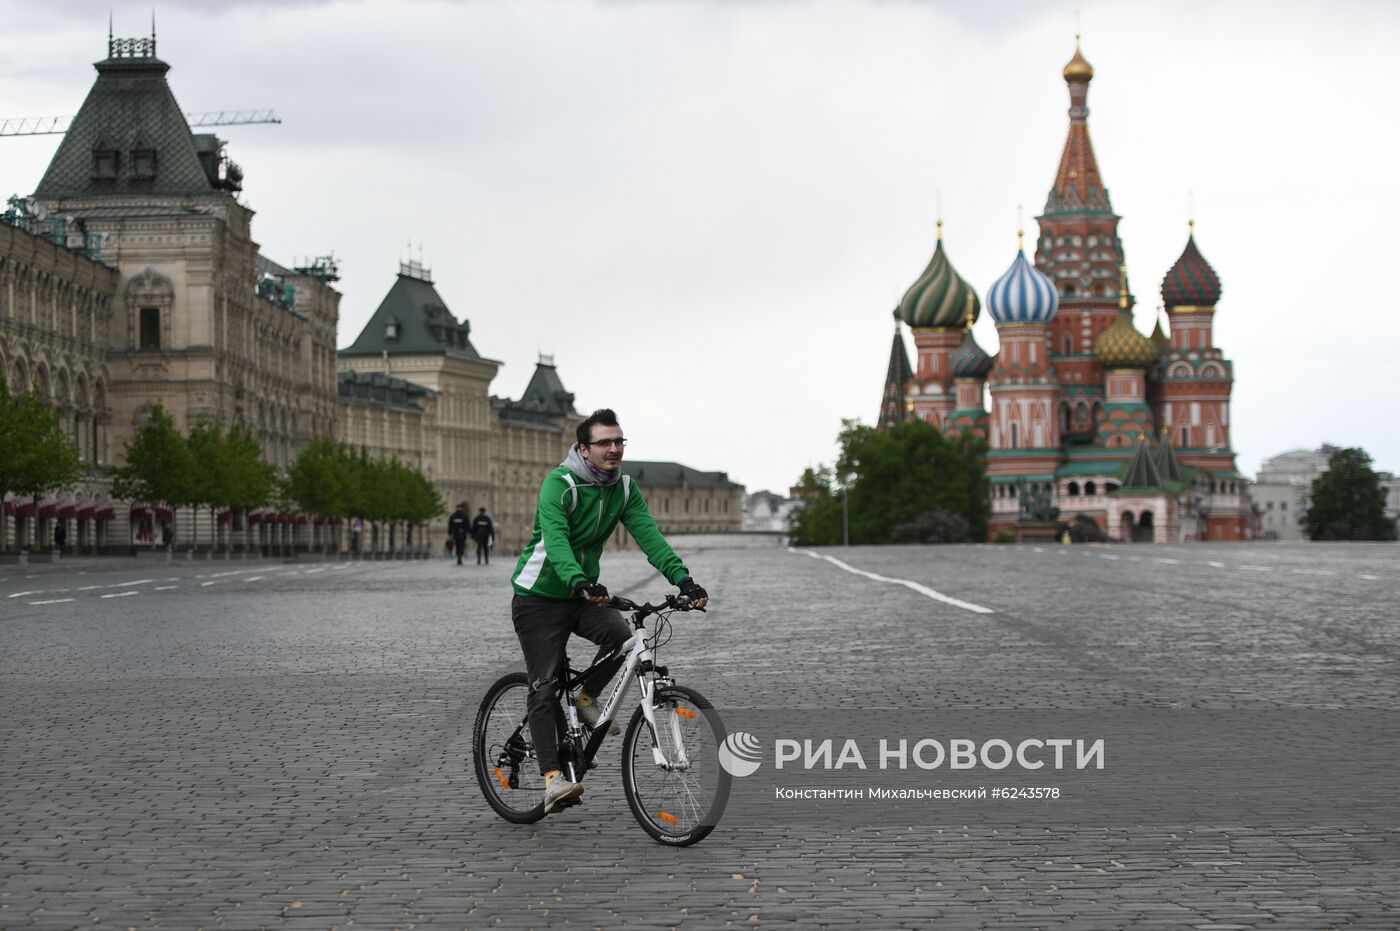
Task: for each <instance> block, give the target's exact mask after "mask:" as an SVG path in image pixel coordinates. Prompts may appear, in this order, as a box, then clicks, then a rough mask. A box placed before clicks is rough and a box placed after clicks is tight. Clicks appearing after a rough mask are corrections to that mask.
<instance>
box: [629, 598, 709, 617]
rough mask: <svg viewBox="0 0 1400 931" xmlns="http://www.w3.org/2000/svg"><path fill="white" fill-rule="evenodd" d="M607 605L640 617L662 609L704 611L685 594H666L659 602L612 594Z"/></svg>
mask: <svg viewBox="0 0 1400 931" xmlns="http://www.w3.org/2000/svg"><path fill="white" fill-rule="evenodd" d="M608 607H610V608H616V609H618V610H619V611H631V612H633V613H634V614H640V615H641V616H642V617H646V616H648V615H651V614H658V613H660V612H662V611H699V612H700V613H701V614H704V613H705V609H704V608H698V607H696V606H695V605H694V604H692V603H691V601H690V599H689V598H687V597H686V596H685V595H667V596H666V598H665V600H664V601H662V602H661V603H660V604H650V603H648V604H637V603H636V602H635V601H633V600H631V599H630V598H623V597H622V596H621V595H613V596H612V597H611V598H609V599H608Z"/></svg>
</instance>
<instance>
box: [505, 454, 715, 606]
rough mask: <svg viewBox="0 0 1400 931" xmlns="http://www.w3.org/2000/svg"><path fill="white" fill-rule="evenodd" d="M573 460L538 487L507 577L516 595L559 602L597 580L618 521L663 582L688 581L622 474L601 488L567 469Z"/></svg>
mask: <svg viewBox="0 0 1400 931" xmlns="http://www.w3.org/2000/svg"><path fill="white" fill-rule="evenodd" d="M575 459H578V452H577V450H576V449H575V450H571V451H570V453H569V459H568V460H565V462H564V464H563V465H561V466H559V468H557V469H555V470H554V471H553V472H550V473H549V474H548V475H547V476H545V479H544V483H543V484H541V485H540V500H539V505H538V507H536V508H535V527H534V531H533V532H532V533H531V535H530V544H529V545H528V546H526V547H525V550H524V552H522V553H521V554H520V560H519V561H518V562H517V563H516V564H515V574H514V575H512V576H511V585H512V587H513V588H514V589H515V593H516V594H517V595H538V596H540V597H541V598H554V599H557V600H560V601H563V600H566V599H568V598H572V597H573V594H574V586H575V585H577V584H578V583H579V582H583V581H588V582H596V581H598V557H599V556H600V555H601V554H602V552H603V546H604V544H606V543H607V542H608V537H609V536H611V535H612V532H613V530H614V529H616V527H617V525H618V524H619V523H621V524H622V526H624V527H626V528H627V532H628V533H629V534H631V535H632V539H634V540H636V541H637V545H638V546H639V547H641V550H642V552H643V553H645V554H646V556H647V561H648V562H650V563H651V564H652V565H653V566H654V567H656V571H657V572H660V573H661V574H662V575H663V576H665V577H666V581H668V582H670V583H671V584H672V585H675V584H678V583H679V582H680V581H681V580H682V579H685V578H687V577H688V576H689V575H690V570H688V569H687V568H686V567H685V563H683V562H681V558H680V557H679V556H677V555H676V552H675V550H673V549H671V546H670V544H669V543H667V542H666V538H665V537H663V536H662V535H661V531H660V529H658V528H657V526H656V521H655V520H653V519H652V516H651V511H649V510H648V509H647V503H646V499H644V498H643V497H642V491H641V489H640V488H638V487H637V484H636V482H634V481H632V477H631V476H630V475H626V474H623V475H622V476H621V477H620V478H619V479H618V480H617V481H614V482H610V483H608V484H606V485H602V484H597V483H594V482H592V481H588V480H583V479H581V478H580V477H579V475H578V474H577V472H576V470H575V469H571V468H570V467H569V462H570V461H572V460H575ZM585 474H586V473H585Z"/></svg>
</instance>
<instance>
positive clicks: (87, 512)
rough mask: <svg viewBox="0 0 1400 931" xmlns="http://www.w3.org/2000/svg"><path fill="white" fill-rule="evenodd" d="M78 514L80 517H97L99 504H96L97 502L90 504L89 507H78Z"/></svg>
mask: <svg viewBox="0 0 1400 931" xmlns="http://www.w3.org/2000/svg"><path fill="white" fill-rule="evenodd" d="M78 516H79V517H96V516H97V505H95V504H89V505H88V506H87V507H83V508H78Z"/></svg>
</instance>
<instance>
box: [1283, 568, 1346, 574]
mask: <svg viewBox="0 0 1400 931" xmlns="http://www.w3.org/2000/svg"><path fill="white" fill-rule="evenodd" d="M1288 571H1289V572H1291V573H1293V574H1294V575H1336V574H1337V573H1335V572H1333V571H1332V570H1331V569H1289V570H1288Z"/></svg>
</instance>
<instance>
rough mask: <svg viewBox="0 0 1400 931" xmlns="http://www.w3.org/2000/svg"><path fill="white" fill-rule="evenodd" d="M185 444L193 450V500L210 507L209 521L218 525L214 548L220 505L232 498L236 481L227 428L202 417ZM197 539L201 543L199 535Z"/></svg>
mask: <svg viewBox="0 0 1400 931" xmlns="http://www.w3.org/2000/svg"><path fill="white" fill-rule="evenodd" d="M185 445H186V446H187V447H188V448H189V451H190V466H191V476H192V481H191V486H192V487H191V492H190V503H191V504H193V505H196V506H198V505H205V506H207V507H208V508H209V521H210V524H211V525H212V526H213V527H214V528H215V529H214V530H213V539H211V540H210V544H209V546H210V549H213V546H214V541H215V540H217V539H218V536H219V533H218V526H219V517H218V511H219V505H221V504H223V503H224V502H226V501H227V500H228V498H229V492H230V489H231V488H232V485H233V475H232V469H231V464H230V463H229V461H228V457H227V455H226V450H225V437H224V429H223V427H221V426H220V425H219V424H217V423H215V422H213V421H209V420H201V421H200V422H199V423H197V424H195V425H194V427H193V428H191V430H190V435H189V438H188V439H187V440H186V441H185ZM194 543H195V544H196V545H198V543H199V539H198V536H197V535H196V539H195V540H194Z"/></svg>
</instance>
